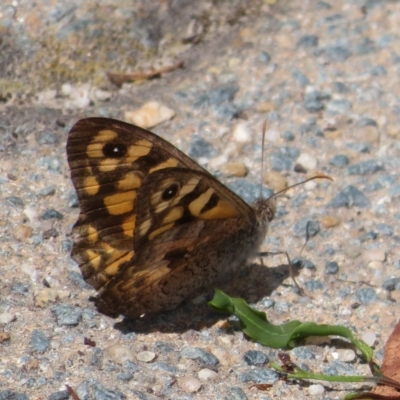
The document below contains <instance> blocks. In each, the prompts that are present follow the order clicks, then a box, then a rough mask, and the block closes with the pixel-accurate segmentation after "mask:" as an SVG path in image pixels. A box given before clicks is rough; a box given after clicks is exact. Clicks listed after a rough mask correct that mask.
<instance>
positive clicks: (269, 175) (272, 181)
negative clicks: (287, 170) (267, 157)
mask: <svg viewBox="0 0 400 400" xmlns="http://www.w3.org/2000/svg"><path fill="white" fill-rule="evenodd" d="M264 182H265V183H266V184H267V185H268V187H270V188H271V189H272V190H273V191H274V192H279V191H281V190H283V189H286V188H287V186H288V182H287V178H286V177H285V176H283V175H282V174H281V173H279V172H278V171H268V172H266V173H265V174H264Z"/></svg>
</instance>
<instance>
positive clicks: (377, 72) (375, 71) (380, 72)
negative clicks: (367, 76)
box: [370, 65, 387, 76]
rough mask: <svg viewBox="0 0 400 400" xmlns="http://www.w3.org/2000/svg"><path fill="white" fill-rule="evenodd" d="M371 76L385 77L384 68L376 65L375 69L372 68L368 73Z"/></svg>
mask: <svg viewBox="0 0 400 400" xmlns="http://www.w3.org/2000/svg"><path fill="white" fill-rule="evenodd" d="M370 73H371V75H372V76H386V75H387V72H386V68H385V67H383V66H382V65H377V66H376V67H374V68H372V69H371V71H370Z"/></svg>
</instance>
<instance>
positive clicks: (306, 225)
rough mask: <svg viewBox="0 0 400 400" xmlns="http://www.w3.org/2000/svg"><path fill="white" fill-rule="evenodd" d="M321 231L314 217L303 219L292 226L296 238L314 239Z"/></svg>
mask: <svg viewBox="0 0 400 400" xmlns="http://www.w3.org/2000/svg"><path fill="white" fill-rule="evenodd" d="M319 231H320V226H319V222H318V221H314V220H313V219H312V217H309V216H307V217H303V218H301V219H299V220H298V221H297V222H296V223H294V224H293V226H292V232H293V234H294V236H296V237H302V236H304V237H314V236H315V235H317V234H318V232H319Z"/></svg>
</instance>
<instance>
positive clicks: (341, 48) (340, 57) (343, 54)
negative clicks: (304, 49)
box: [316, 43, 352, 62]
mask: <svg viewBox="0 0 400 400" xmlns="http://www.w3.org/2000/svg"><path fill="white" fill-rule="evenodd" d="M316 54H317V55H319V54H322V55H325V56H326V57H327V58H328V59H329V60H330V61H333V62H343V61H346V60H347V59H348V58H349V57H350V56H351V55H352V52H351V50H350V48H349V45H348V44H347V43H343V44H334V45H332V46H327V47H325V48H323V49H321V51H317V52H316Z"/></svg>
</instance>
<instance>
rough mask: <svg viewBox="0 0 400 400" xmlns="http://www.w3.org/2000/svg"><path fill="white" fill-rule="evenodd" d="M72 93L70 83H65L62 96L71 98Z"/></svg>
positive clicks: (62, 87)
mask: <svg viewBox="0 0 400 400" xmlns="http://www.w3.org/2000/svg"><path fill="white" fill-rule="evenodd" d="M71 92H72V85H71V84H70V83H64V84H63V85H62V86H61V94H62V95H63V96H69V95H70V94H71Z"/></svg>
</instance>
